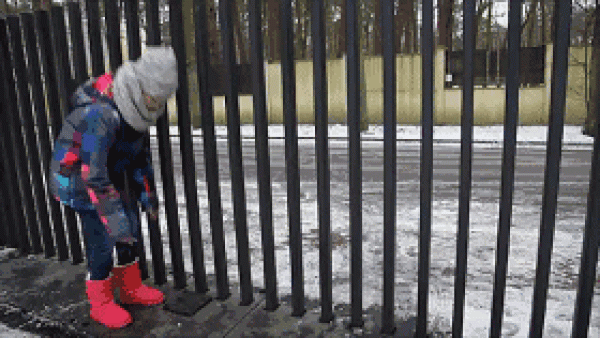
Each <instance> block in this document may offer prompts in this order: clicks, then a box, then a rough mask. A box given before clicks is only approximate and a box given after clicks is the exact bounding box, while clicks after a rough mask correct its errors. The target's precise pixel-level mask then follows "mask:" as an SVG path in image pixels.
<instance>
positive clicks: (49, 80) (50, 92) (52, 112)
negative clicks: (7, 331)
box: [34, 11, 69, 261]
mask: <svg viewBox="0 0 600 338" xmlns="http://www.w3.org/2000/svg"><path fill="white" fill-rule="evenodd" d="M34 17H35V23H36V31H37V35H38V38H39V40H38V43H39V45H40V56H41V61H42V67H43V70H44V82H45V89H46V102H48V111H49V114H48V116H49V118H50V125H51V128H52V135H53V136H50V135H48V136H47V137H48V138H49V139H50V142H51V143H53V140H54V139H55V138H56V136H57V135H58V132H59V131H60V126H61V124H62V117H61V116H60V109H61V108H60V96H59V94H58V85H57V74H56V67H55V63H54V58H53V56H54V51H53V49H54V48H53V41H54V39H53V38H52V37H51V35H50V20H49V15H48V12H47V11H37V12H35V13H34ZM46 125H47V124H44V126H46ZM45 129H46V128H44V130H43V131H42V132H47V130H45ZM44 137H46V136H44ZM44 157H47V163H46V168H47V169H46V170H49V168H50V159H51V158H52V150H51V149H46V153H45V155H44ZM50 205H51V211H52V226H53V227H54V235H55V236H56V247H57V250H58V260H59V261H65V260H67V259H69V252H68V248H67V239H66V235H65V228H64V224H63V215H62V212H61V208H60V202H59V201H57V200H56V199H54V198H50Z"/></svg>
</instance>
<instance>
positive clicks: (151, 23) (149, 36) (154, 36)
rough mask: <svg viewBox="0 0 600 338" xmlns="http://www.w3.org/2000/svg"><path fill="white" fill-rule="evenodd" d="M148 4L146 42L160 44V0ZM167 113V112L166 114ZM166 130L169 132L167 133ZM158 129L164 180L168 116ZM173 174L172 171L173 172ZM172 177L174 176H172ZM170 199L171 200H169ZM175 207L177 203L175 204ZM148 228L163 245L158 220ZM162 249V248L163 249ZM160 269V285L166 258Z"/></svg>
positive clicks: (168, 155)
mask: <svg viewBox="0 0 600 338" xmlns="http://www.w3.org/2000/svg"><path fill="white" fill-rule="evenodd" d="M145 5H146V22H147V23H148V27H147V28H146V44H147V45H160V40H161V35H160V22H159V17H158V15H159V10H158V1H157V0H147V1H146V2H145ZM165 115H166V114H165ZM165 130H166V131H167V134H166V135H165ZM156 131H157V134H158V151H159V155H160V163H161V165H160V167H161V174H162V175H163V176H162V177H163V180H165V176H164V175H165V171H164V169H163V167H164V166H165V165H166V162H165V158H168V159H170V158H171V144H170V141H169V134H168V121H167V117H166V116H163V117H161V118H160V119H158V125H157V127H156ZM171 168H172V167H171ZM171 174H172V173H171ZM171 177H172V176H171ZM163 187H164V188H163V194H164V197H166V188H167V187H166V186H165V185H163ZM169 201H170V200H169ZM167 202H168V201H167V199H166V198H165V209H167V208H171V207H173V205H170V204H167ZM175 208H177V205H176V204H175ZM167 221H168V220H167ZM148 228H150V229H152V228H154V229H156V231H152V230H150V241H151V242H152V245H153V247H154V246H162V238H161V236H160V226H159V224H158V221H157V222H156V223H155V224H152V223H148ZM161 251H162V249H161ZM161 258H162V257H161ZM154 264H155V265H154V268H155V269H156V265H157V264H158V262H155V263H154ZM159 267H160V269H158V270H155V276H154V278H155V280H156V283H157V284H158V285H161V284H164V283H166V282H167V276H166V274H165V267H164V260H163V261H162V262H161V265H160V266H159Z"/></svg>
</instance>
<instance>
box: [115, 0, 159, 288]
mask: <svg viewBox="0 0 600 338" xmlns="http://www.w3.org/2000/svg"><path fill="white" fill-rule="evenodd" d="M124 3H125V20H126V21H125V24H126V30H127V48H128V51H129V59H130V60H135V59H137V58H139V57H140V56H141V54H142V42H141V40H140V21H139V16H138V10H139V3H138V0H131V1H125V2H124ZM144 138H145V139H144V143H145V144H144V147H146V149H148V150H149V151H150V135H149V134H147V135H146V136H144ZM146 221H147V222H148V224H149V225H150V224H151V222H152V221H151V219H150V217H149V216H148V215H146ZM140 230H141V229H140ZM157 230H158V231H160V229H158V228H157V227H152V226H149V227H148V231H149V233H150V238H158V240H157V241H152V240H151V241H150V242H151V243H150V244H151V246H150V249H151V251H152V263H153V266H154V278H155V282H156V283H157V284H164V281H163V282H161V283H158V282H159V279H158V278H157V277H158V276H159V275H158V274H157V271H159V270H160V269H161V268H162V270H160V271H164V270H165V265H164V260H165V259H164V255H163V248H162V245H160V243H161V241H160V234H159V235H158V237H156V236H157V234H156V232H157ZM140 234H141V231H140ZM138 253H139V255H140V257H139V263H140V270H141V273H142V279H147V278H148V266H147V259H146V250H145V245H144V236H140V237H139V241H138ZM163 275H164V273H163Z"/></svg>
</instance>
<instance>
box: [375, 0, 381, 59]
mask: <svg viewBox="0 0 600 338" xmlns="http://www.w3.org/2000/svg"><path fill="white" fill-rule="evenodd" d="M373 7H374V8H373V14H374V16H375V17H374V19H375V24H374V25H373V36H372V39H373V54H374V55H382V54H383V46H382V35H381V2H380V1H375V3H374V4H373Z"/></svg>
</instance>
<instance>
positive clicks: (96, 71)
mask: <svg viewBox="0 0 600 338" xmlns="http://www.w3.org/2000/svg"><path fill="white" fill-rule="evenodd" d="M85 12H86V15H87V21H88V34H89V40H90V57H91V63H92V76H93V77H96V76H100V75H102V74H103V73H104V53H103V52H102V35H101V32H100V7H99V3H98V0H86V1H85Z"/></svg>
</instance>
